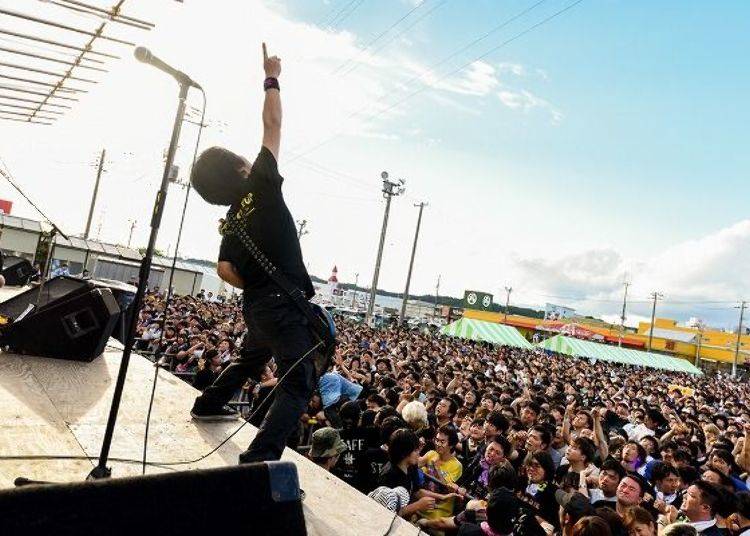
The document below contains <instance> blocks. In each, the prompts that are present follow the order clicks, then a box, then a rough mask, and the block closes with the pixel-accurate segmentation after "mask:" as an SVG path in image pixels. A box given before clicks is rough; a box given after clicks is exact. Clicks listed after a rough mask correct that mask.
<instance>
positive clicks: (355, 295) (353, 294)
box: [352, 272, 359, 309]
mask: <svg viewBox="0 0 750 536" xmlns="http://www.w3.org/2000/svg"><path fill="white" fill-rule="evenodd" d="M357 285H359V272H357V273H356V274H354V291H353V292H352V309H354V300H355V299H356V297H357Z"/></svg>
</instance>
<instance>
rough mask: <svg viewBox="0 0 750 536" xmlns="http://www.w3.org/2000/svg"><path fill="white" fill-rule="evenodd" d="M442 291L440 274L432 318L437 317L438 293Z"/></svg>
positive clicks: (436, 286)
mask: <svg viewBox="0 0 750 536" xmlns="http://www.w3.org/2000/svg"><path fill="white" fill-rule="evenodd" d="M439 293H440V274H438V280H437V285H435V309H434V310H433V312H432V318H433V319H435V318H437V314H438V310H437V309H438V294H439Z"/></svg>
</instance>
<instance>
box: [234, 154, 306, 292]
mask: <svg viewBox="0 0 750 536" xmlns="http://www.w3.org/2000/svg"><path fill="white" fill-rule="evenodd" d="M248 182H249V194H248V195H251V199H252V202H251V203H250V206H249V209H250V213H249V214H248V215H247V217H246V219H245V224H246V228H247V232H248V234H249V235H250V238H252V240H253V242H255V244H256V245H257V246H258V248H259V249H260V250H261V251H262V252H263V253H264V254H265V255H266V257H268V259H269V260H270V261H271V262H272V263H273V264H274V265H275V266H276V267H277V268H278V269H279V270H280V271H281V273H282V274H283V275H284V276H285V277H286V278H287V279H289V281H290V282H291V283H292V284H294V285H296V286H297V287H299V288H300V289H301V290H302V292H304V293H305V295H306V296H307V298H308V299H309V298H312V296H313V295H314V294H315V291H314V289H313V285H312V281H310V276H309V275H308V273H307V269H306V268H305V263H304V262H303V260H302V251H301V249H300V246H299V239H298V238H297V228H296V226H295V224H294V219H293V218H292V215H291V213H290V212H289V209H288V208H287V206H286V203H285V202H284V196H283V195H282V193H281V184H282V183H283V182H284V179H283V178H282V177H281V175H279V170H278V167H277V164H276V159H275V158H274V156H273V154H272V153H271V151H269V150H268V149H267V148H266V147H262V148H261V150H260V153H258V157H257V158H256V159H255V162H254V163H253V167H252V170H251V171H250V176H249V178H248ZM236 208H237V206H233V207H232V209H236ZM219 260H220V261H229V262H231V263H232V264H233V265H234V266H235V268H237V271H238V272H239V274H240V276H241V277H242V279H243V280H244V282H245V288H244V297H245V300H248V301H249V302H252V301H253V300H256V299H258V298H261V297H263V296H266V295H268V294H270V293H272V292H277V291H278V290H279V289H278V287H276V285H274V283H273V282H272V281H271V279H270V278H269V277H268V275H267V274H266V273H265V271H264V270H263V269H262V268H261V267H260V266H259V265H258V264H257V263H256V262H255V260H254V259H253V258H252V257H251V255H250V253H249V252H248V251H247V250H246V249H245V247H244V246H243V245H242V243H241V242H240V241H239V239H237V238H236V237H235V236H234V235H232V234H229V233H228V234H226V235H225V236H224V238H223V239H222V241H221V248H220V250H219Z"/></svg>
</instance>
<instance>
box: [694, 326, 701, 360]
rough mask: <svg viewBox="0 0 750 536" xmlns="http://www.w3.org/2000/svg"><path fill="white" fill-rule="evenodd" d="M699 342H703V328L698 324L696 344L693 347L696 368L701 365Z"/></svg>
mask: <svg viewBox="0 0 750 536" xmlns="http://www.w3.org/2000/svg"><path fill="white" fill-rule="evenodd" d="M701 344H703V328H702V327H701V326H700V324H699V325H698V346H696V348H695V363H694V365H695V366H696V367H698V368H700V366H701Z"/></svg>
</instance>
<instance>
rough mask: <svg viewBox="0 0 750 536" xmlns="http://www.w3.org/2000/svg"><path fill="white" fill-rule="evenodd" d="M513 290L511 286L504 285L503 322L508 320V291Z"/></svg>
mask: <svg viewBox="0 0 750 536" xmlns="http://www.w3.org/2000/svg"><path fill="white" fill-rule="evenodd" d="M511 292H513V287H505V319H504V320H503V322H505V323H507V322H508V311H510V293H511Z"/></svg>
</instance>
